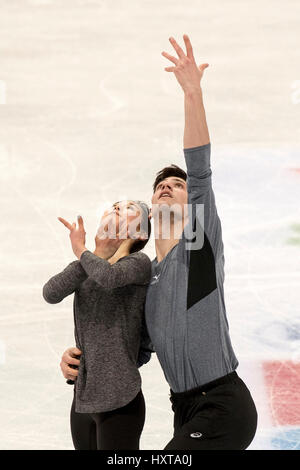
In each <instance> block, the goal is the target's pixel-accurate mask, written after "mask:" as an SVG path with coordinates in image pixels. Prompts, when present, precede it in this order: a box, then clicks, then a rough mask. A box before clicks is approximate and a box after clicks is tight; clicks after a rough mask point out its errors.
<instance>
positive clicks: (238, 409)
mask: <svg viewBox="0 0 300 470" xmlns="http://www.w3.org/2000/svg"><path fill="white" fill-rule="evenodd" d="M170 400H171V402H172V410H173V411H174V413H175V414H174V437H173V439H172V440H171V441H170V442H169V443H168V444H167V446H166V447H165V450H243V449H246V448H247V447H248V446H249V445H250V443H251V441H252V440H253V438H254V435H255V432H256V428H257V411H256V407H255V404H254V401H253V399H252V396H251V394H250V392H249V390H248V388H247V386H246V385H245V383H244V382H243V381H242V379H241V378H240V377H239V376H238V375H237V373H236V372H232V373H230V374H228V375H225V376H224V377H221V378H219V379H217V380H214V381H212V382H209V383H207V384H205V385H203V386H202V387H197V388H194V389H192V390H188V391H187V392H182V393H174V392H173V391H172V390H171V396H170Z"/></svg>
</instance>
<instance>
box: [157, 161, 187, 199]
mask: <svg viewBox="0 0 300 470" xmlns="http://www.w3.org/2000/svg"><path fill="white" fill-rule="evenodd" d="M170 176H175V177H177V178H181V179H183V180H184V181H186V179H187V174H186V172H185V171H184V170H183V169H182V168H180V167H179V166H177V165H174V163H172V165H170V166H166V167H165V168H163V169H162V170H160V171H159V172H158V173H156V178H155V181H154V183H153V192H154V193H155V190H156V186H157V185H158V184H159V183H160V182H161V181H163V180H164V179H166V178H169V177H170Z"/></svg>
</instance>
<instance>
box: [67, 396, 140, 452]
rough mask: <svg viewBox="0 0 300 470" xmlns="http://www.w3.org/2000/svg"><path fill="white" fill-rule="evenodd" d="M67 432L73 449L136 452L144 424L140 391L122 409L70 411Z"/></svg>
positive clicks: (73, 408) (73, 404)
mask: <svg viewBox="0 0 300 470" xmlns="http://www.w3.org/2000/svg"><path fill="white" fill-rule="evenodd" d="M70 417H71V432H72V439H73V444H74V447H75V449H76V450H127V449H130V450H132V449H134V450H138V449H139V443H140V436H141V433H142V430H143V427H144V422H145V400H144V396H143V393H142V391H141V390H140V391H139V393H138V394H137V396H136V397H135V398H134V399H133V400H132V401H131V402H129V403H128V404H127V405H125V406H123V407H122V408H118V409H116V410H113V411H106V412H102V413H76V411H75V395H74V399H73V403H72V408H71V416H70Z"/></svg>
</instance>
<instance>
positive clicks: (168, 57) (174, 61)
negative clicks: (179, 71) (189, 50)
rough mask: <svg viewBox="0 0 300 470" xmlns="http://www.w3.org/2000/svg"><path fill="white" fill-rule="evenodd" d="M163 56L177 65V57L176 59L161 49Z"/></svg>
mask: <svg viewBox="0 0 300 470" xmlns="http://www.w3.org/2000/svg"><path fill="white" fill-rule="evenodd" d="M161 54H162V55H163V56H164V57H166V58H167V59H169V60H170V61H171V62H173V64H175V65H177V64H178V62H179V59H176V57H174V56H172V55H170V54H168V53H167V52H165V51H163V52H162V53H161Z"/></svg>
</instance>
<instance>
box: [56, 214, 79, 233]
mask: <svg viewBox="0 0 300 470" xmlns="http://www.w3.org/2000/svg"><path fill="white" fill-rule="evenodd" d="M57 218H58V220H59V221H60V222H61V223H62V224H64V226H65V227H67V228H68V229H69V230H72V228H73V225H74V223H73V224H72V225H71V224H70V223H69V222H68V221H67V220H65V219H63V218H62V217H57ZM75 226H76V224H75Z"/></svg>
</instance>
